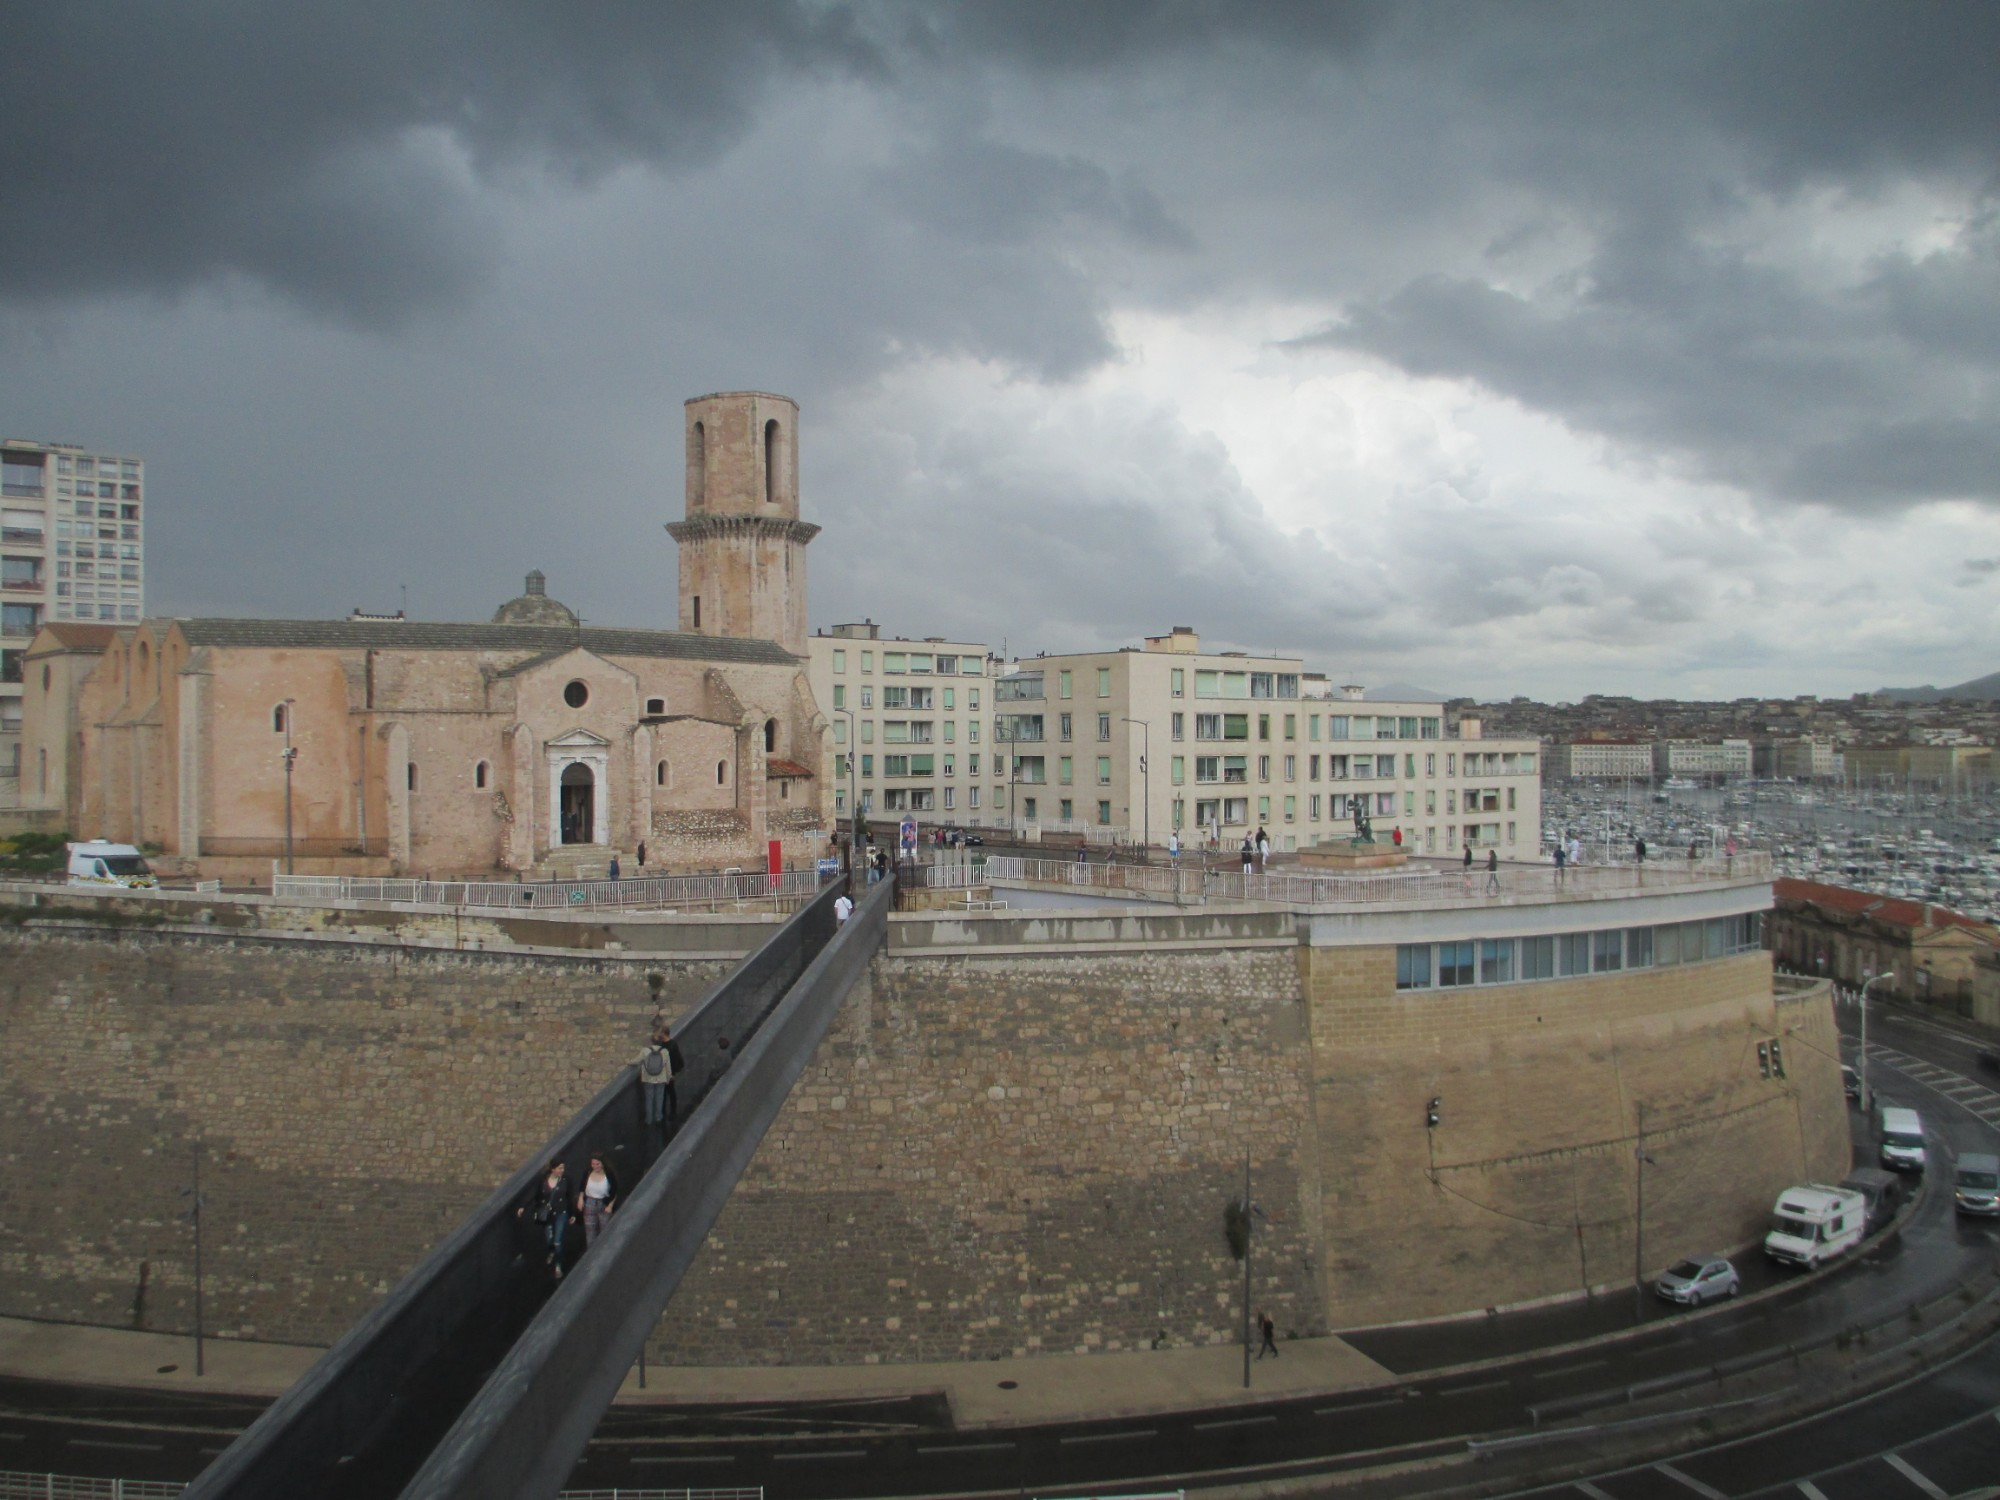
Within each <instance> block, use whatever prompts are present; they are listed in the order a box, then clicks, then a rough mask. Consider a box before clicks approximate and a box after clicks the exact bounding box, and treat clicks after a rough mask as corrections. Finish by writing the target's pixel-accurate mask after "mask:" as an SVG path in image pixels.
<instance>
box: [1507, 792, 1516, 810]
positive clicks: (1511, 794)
mask: <svg viewBox="0 0 2000 1500" xmlns="http://www.w3.org/2000/svg"><path fill="white" fill-rule="evenodd" d="M1507 811H1508V812H1512V811H1514V789H1513V788H1512V787H1511V786H1510V787H1508V788H1507Z"/></svg>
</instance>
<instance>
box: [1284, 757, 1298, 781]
mask: <svg viewBox="0 0 2000 1500" xmlns="http://www.w3.org/2000/svg"><path fill="white" fill-rule="evenodd" d="M1298 779H1299V758H1298V757H1297V756H1296V755H1287V756H1286V757H1285V780H1287V781H1297V780H1298Z"/></svg>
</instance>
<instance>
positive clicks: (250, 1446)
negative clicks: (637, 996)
mask: <svg viewBox="0 0 2000 1500" xmlns="http://www.w3.org/2000/svg"><path fill="white" fill-rule="evenodd" d="M836 894H837V888H836V887H834V886H829V887H827V888H826V889H825V890H824V891H822V892H821V893H820V894H819V896H818V897H816V898H815V899H814V900H813V901H811V902H810V903H808V904H807V905H806V906H805V907H803V908H801V909H800V911H799V912H797V913H796V914H795V915H794V916H792V917H791V918H790V920H788V921H787V922H785V923H784V924H783V925H782V926H780V927H779V928H778V929H777V930H776V931H774V932H773V933H772V934H771V936H770V937H769V938H767V939H766V940H765V941H764V942H763V943H762V944H761V945H759V946H758V948H757V949H756V950H755V951H753V952H752V953H751V954H750V956H749V957H748V958H746V959H744V960H743V962H742V963H741V964H740V965H738V966H737V967H736V968H734V969H732V970H731V971H730V973H728V974H727V975H725V976H724V977H723V978H721V979H720V980H718V981H717V982H716V983H715V984H714V985H712V986H710V987H709V989H708V990H707V991H706V992H705V993H704V994H703V996H702V998H701V999H700V1000H699V1001H698V1002H697V1003H696V1005H695V1007H694V1009H693V1010H691V1011H690V1012H689V1013H688V1015H687V1016H686V1017H685V1019H684V1020H682V1021H681V1022H680V1023H679V1024H678V1025H676V1027H675V1032H676V1035H677V1036H678V1037H680V1038H681V1039H682V1052H683V1055H684V1056H686V1057H687V1059H688V1067H687V1069H686V1071H685V1072H684V1073H683V1074H682V1075H681V1079H680V1080H679V1083H680V1086H681V1090H682V1092H681V1094H680V1106H681V1108H682V1110H683V1111H685V1112H687V1113H688V1114H689V1115H690V1116H691V1115H692V1114H693V1113H694V1112H695V1108H696V1106H697V1105H699V1104H700V1103H701V1101H702V1099H703V1098H704V1096H706V1095H707V1094H708V1092H709V1091H710V1090H711V1088H712V1087H713V1086H714V1084H715V1083H716V1081H717V1080H718V1079H720V1078H722V1077H724V1076H726V1075H727V1071H728V1069H729V1067H730V1061H729V1060H724V1061H722V1062H721V1063H720V1065H719V1066H718V1065H717V1063H716V1060H715V1059H714V1058H713V1057H711V1056H710V1054H711V1053H720V1052H725V1051H726V1053H727V1057H728V1059H733V1058H734V1057H735V1056H736V1055H737V1050H738V1049H737V1044H738V1043H740V1042H741V1041H742V1039H743V1038H744V1037H745V1036H746V1035H750V1034H751V1033H753V1032H754V1030H755V1029H756V1026H757V1024H758V1023H759V1022H760V1021H761V1020H762V1019H763V1016H764V1015H765V1014H766V1013H768V1011H769V1009H770V1006H771V1004H772V1003H775V1001H776V1000H777V998H778V996H780V995H782V994H783V993H784V991H785V990H786V989H788V988H790V986H791V984H792V982H793V980H794V978H795V977H796V975H797V974H798V972H799V970H800V969H801V968H802V967H803V965H801V964H797V963H794V962H792V960H794V959H796V958H797V956H798V955H799V954H800V953H801V952H803V950H804V948H805V946H806V944H807V943H808V942H809V940H810V937H811V934H812V932H813V931H814V930H815V929H820V930H829V929H831V927H832V925H833V901H834V897H835V895H836ZM746 986H747V987H748V989H747V991H746ZM746 1002H747V1003H746ZM746 1012H754V1014H746ZM746 1022H747V1023H748V1024H745V1023H746ZM724 1039H729V1040H730V1046H729V1047H728V1048H727V1049H724V1048H722V1047H721V1046H719V1045H718V1043H719V1042H720V1041H722V1040H724ZM634 1050H635V1051H636V1050H637V1043H636V1041H635V1044H634ZM637 1076H638V1075H637V1068H636V1066H635V1065H633V1064H630V1063H628V1064H626V1065H625V1066H624V1067H623V1068H621V1069H620V1070H619V1071H618V1073H617V1074H616V1075H615V1076H614V1077H613V1078H612V1079H611V1080H610V1081H609V1082H608V1083H606V1084H605V1085H604V1087H603V1088H602V1089H600V1090H599V1091H598V1093H597V1094H596V1095H595V1096H594V1097H593V1098H592V1099H591V1100H590V1102H589V1103H588V1104H586V1105H584V1106H583V1108H582V1109H580V1110H578V1111H577V1112H576V1113H575V1114H574V1115H572V1116H571V1117H570V1119H569V1120H568V1121H567V1122H566V1123H565V1124H564V1125H563V1127H562V1128H561V1129H560V1130H559V1131H557V1132H556V1134H555V1136H554V1137H553V1138H552V1139H551V1140H549V1141H548V1143H547V1144H545V1145H544V1146H542V1147H541V1148H540V1149H539V1150H538V1151H537V1152H536V1153H535V1154H534V1155H533V1156H532V1157H530V1158H529V1159H528V1161H526V1162H525V1163H523V1164H522V1166H521V1167H520V1168H518V1169H517V1170H516V1171H515V1172H513V1173H512V1174H511V1175H510V1176H509V1177H508V1178H507V1179H506V1180H505V1181H504V1182H503V1183H501V1185H500V1186H499V1187H498V1188H496V1189H495V1190H494V1191H493V1193H492V1194H491V1195H490V1196H489V1197H488V1198H487V1199H486V1201H485V1202H484V1203H482V1204H481V1205H480V1207H479V1208H478V1209H477V1210H475V1211H474V1212H473V1213H472V1214H471V1215H469V1216H468V1217H467V1218H466V1219H464V1220H463V1221H461V1222H460V1223H459V1224H458V1225H457V1226H456V1227H455V1228H454V1229H453V1230H452V1231H451V1232H450V1233H449V1234H447V1235H446V1236H445V1237H444V1239H443V1240H442V1241H440V1242H439V1243H438V1244H437V1245H436V1246H435V1247H433V1249H432V1250H431V1251H430V1253H429V1254H427V1255H426V1256H425V1257H424V1258H423V1259H422V1260H420V1261H419V1262H418V1263H417V1264H416V1266H415V1267H414V1268H412V1269H411V1271H410V1272H409V1274H408V1275H406V1276H405V1277H404V1278H403V1279H402V1280H401V1281H399V1282H398V1283H397V1284H396V1285H395V1286H394V1287H393V1288H392V1289H391V1290H390V1292H389V1294H388V1296H386V1297H385V1298H384V1299H383V1300H382V1301H381V1302H379V1303H377V1304H376V1305H375V1306H374V1307H373V1308H371V1309H369V1311H368V1312H367V1313H365V1314H364V1315H363V1316H362V1318H361V1320H360V1321H359V1322H357V1323H356V1324H355V1325H354V1326H353V1327H352V1328H350V1329H349V1330H348V1331H347V1332H346V1333H345V1334H343V1335H342V1336H341V1337H340V1338H339V1340H337V1341H336V1342H335V1343H334V1345H333V1347H332V1348H330V1349H328V1350H327V1352H326V1353H325V1354H323V1355H322V1356H320V1358H319V1359H318V1360H316V1361H315V1362H314V1363H313V1365H312V1367H311V1368H310V1369H308V1370H307V1371H306V1373H305V1374H304V1375H302V1376H300V1377H299V1379H298V1380H297V1381H296V1382H294V1383H293V1385H292V1386H291V1388H290V1389H288V1390H287V1391H286V1392H285V1393H284V1394H283V1395H281V1396H280V1397H279V1398H278V1399H277V1400H276V1401H275V1402H273V1403H272V1404H271V1406H269V1407H268V1408H266V1409H265V1411H264V1412H262V1413H261V1414H260V1415H259V1416H258V1417H257V1419H256V1420H255V1421H253V1422H252V1423H251V1424H250V1426H249V1427H247V1428H246V1429H244V1431H243V1432H242V1433H241V1434H240V1435H239V1436H238V1438H237V1439H236V1441H235V1442H234V1443H232V1444H230V1446H229V1447H228V1448H226V1449H224V1450H223V1452H222V1453H221V1454H220V1455H219V1456H218V1457H217V1458H216V1460H215V1461H214V1462H213V1463H212V1464H210V1465H209V1466H208V1468H207V1469H205V1470H203V1471H202V1473H201V1474H200V1475H199V1476H198V1477H197V1478H196V1479H195V1481H194V1483H193V1484H192V1485H191V1486H190V1487H189V1490H188V1496H189V1500H221V1497H225V1496H227V1497H233V1500H240V1497H247V1496H258V1497H263V1496H282V1495H286V1494H288V1493H296V1492H298V1491H299V1490H302V1489H304V1488H305V1486H303V1485H302V1484H300V1483H299V1479H298V1476H299V1475H300V1473H301V1472H303V1471H305V1470H306V1469H307V1468H308V1467H309V1464H310V1461H311V1460H310V1457H309V1455H311V1454H314V1453H319V1452H330V1453H335V1454H338V1453H343V1452H353V1451H355V1448H356V1447H357V1446H359V1445H360V1444H361V1443H362V1442H363V1441H365V1439H366V1437H367V1434H368V1431H369V1429H371V1428H372V1427H373V1426H374V1425H375V1424H376V1423H378V1422H380V1421H382V1420H385V1419H386V1418H387V1416H388V1415H390V1408H391V1406H392V1404H393V1400H394V1393H395V1391H396V1389H397V1386H398V1382H399V1377H403V1376H407V1375H408V1374H409V1372H410V1371H412V1370H414V1369H416V1368H418V1367H420V1366H422V1365H423V1364H424V1363H425V1362H427V1361H428V1360H430V1359H432V1358H433V1357H435V1356H436V1355H437V1354H438V1353H439V1352H440V1351H441V1350H442V1349H443V1348H444V1347H445V1344H446V1342H447V1341H448V1340H449V1339H450V1338H451V1337H452V1334H453V1332H454V1330H456V1329H457V1328H458V1327H460V1326H461V1324H462V1323H463V1321H464V1319H465V1318H466V1317H467V1316H469V1315H470V1314H471V1313H472V1312H473V1311H475V1310H476V1309H478V1308H480V1307H482V1306H489V1305H491V1304H492V1303H493V1302H494V1301H495V1299H496V1298H497V1297H499V1296H500V1295H502V1294H503V1293H504V1291H505V1290H506V1289H507V1287H508V1285H509V1284H510V1283H513V1282H515V1281H516V1280H517V1278H518V1277H519V1276H521V1275H522V1274H524V1273H525V1272H526V1270H527V1268H526V1267H525V1266H524V1263H523V1260H522V1256H521V1232H520V1228H519V1225H518V1223H517V1221H516V1219H515V1217H514V1209H515V1208H516V1207H517V1206H519V1205H520V1204H522V1203H523V1202H525V1201H526V1200H527V1198H528V1195H529V1193H530V1192H531V1190H532V1189H533V1186H534V1183H535V1181H536V1179H537V1178H538V1177H539V1176H540V1174H541V1172H542V1171H543V1169H544V1167H545V1166H546V1165H547V1163H548V1162H550V1161H551V1160H554V1159H556V1158H558V1157H560V1158H562V1159H563V1160H564V1161H565V1162H566V1163H568V1164H569V1165H570V1167H571V1168H572V1176H571V1180H572V1181H575V1182H581V1180H582V1178H581V1175H580V1174H579V1173H577V1172H576V1170H575V1169H576V1168H579V1167H581V1166H582V1165H584V1164H585V1162H584V1159H583V1158H584V1155H585V1153H587V1152H588V1151H589V1150H590V1149H591V1148H592V1146H595V1147H596V1148H597V1149H599V1150H603V1149H605V1143H606V1142H607V1141H609V1140H615V1139H619V1138H637V1136H638V1135H639V1133H640V1122H639V1114H640V1101H639V1099H638V1092H639V1091H638V1089H637V1088H636V1087H635V1086H634V1084H635V1081H636V1079H637ZM615 1165H616V1164H615V1163H614V1166H615ZM614 1217H615V1216H614ZM551 1493H553V1490H552V1491H551Z"/></svg>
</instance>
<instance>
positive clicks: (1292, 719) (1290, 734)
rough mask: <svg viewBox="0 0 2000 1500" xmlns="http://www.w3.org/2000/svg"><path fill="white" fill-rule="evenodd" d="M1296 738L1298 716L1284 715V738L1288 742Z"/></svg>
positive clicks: (1297, 733) (1297, 735)
mask: <svg viewBox="0 0 2000 1500" xmlns="http://www.w3.org/2000/svg"><path fill="white" fill-rule="evenodd" d="M1298 737H1299V716H1298V715H1297V714H1286V715H1285V738H1286V739H1288V740H1295V739H1297V738H1298Z"/></svg>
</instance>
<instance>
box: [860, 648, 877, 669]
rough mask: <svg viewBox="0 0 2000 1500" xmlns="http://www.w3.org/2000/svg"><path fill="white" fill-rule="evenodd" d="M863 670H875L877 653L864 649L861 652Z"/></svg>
mask: <svg viewBox="0 0 2000 1500" xmlns="http://www.w3.org/2000/svg"><path fill="white" fill-rule="evenodd" d="M861 670H862V671H864V672H872V671H874V670H875V653H874V652H873V651H864V652H862V653H861Z"/></svg>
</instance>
